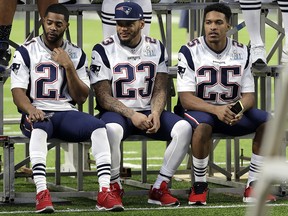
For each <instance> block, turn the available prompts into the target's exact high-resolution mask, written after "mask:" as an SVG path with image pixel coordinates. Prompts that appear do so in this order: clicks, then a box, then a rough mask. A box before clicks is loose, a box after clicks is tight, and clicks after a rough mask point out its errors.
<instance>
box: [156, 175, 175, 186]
mask: <svg viewBox="0 0 288 216" xmlns="http://www.w3.org/2000/svg"><path fill="white" fill-rule="evenodd" d="M170 179H171V178H169V177H167V176H162V175H160V174H159V175H158V176H157V179H156V181H155V183H154V185H153V188H157V189H159V188H160V185H161V183H162V182H163V181H165V182H167V184H168V183H169V182H170Z"/></svg>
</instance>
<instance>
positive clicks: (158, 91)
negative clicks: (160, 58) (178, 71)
mask: <svg viewBox="0 0 288 216" xmlns="http://www.w3.org/2000/svg"><path fill="white" fill-rule="evenodd" d="M167 85H168V74H166V73H157V76H156V79H155V85H154V90H153V95H152V99H151V111H152V113H157V114H158V115H159V116H160V115H161V113H162V111H163V110H164V108H165V106H166V102H167V101H166V99H167Z"/></svg>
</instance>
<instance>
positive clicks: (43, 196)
mask: <svg viewBox="0 0 288 216" xmlns="http://www.w3.org/2000/svg"><path fill="white" fill-rule="evenodd" d="M49 197H50V194H49V193H48V192H47V190H45V191H43V192H42V193H41V192H40V194H39V196H37V200H39V201H41V200H47V199H48V198H49Z"/></svg>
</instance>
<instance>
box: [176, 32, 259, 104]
mask: <svg viewBox="0 0 288 216" xmlns="http://www.w3.org/2000/svg"><path fill="white" fill-rule="evenodd" d="M227 39H228V40H227V45H226V48H225V49H224V50H223V51H222V52H221V53H215V52H214V51H213V50H211V49H210V48H209V47H208V46H207V44H206V42H205V39H204V36H202V37H199V38H196V39H194V40H192V41H190V42H189V43H187V44H186V45H184V46H182V47H181V49H180V51H179V53H178V72H177V91H178V92H195V93H196V96H197V97H199V98H202V99H203V100H205V101H206V102H208V103H212V104H228V103H231V102H234V101H237V100H239V99H240V98H241V93H250V92H254V78H253V75H252V73H251V63H250V55H249V51H248V48H247V46H245V45H243V44H240V43H238V42H237V41H235V40H232V39H230V38H227Z"/></svg>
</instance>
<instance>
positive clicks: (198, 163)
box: [192, 156, 209, 182]
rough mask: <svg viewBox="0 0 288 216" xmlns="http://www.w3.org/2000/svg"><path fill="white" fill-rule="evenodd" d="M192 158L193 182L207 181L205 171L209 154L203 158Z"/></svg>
mask: <svg viewBox="0 0 288 216" xmlns="http://www.w3.org/2000/svg"><path fill="white" fill-rule="evenodd" d="M192 158H193V159H192V160H193V170H194V177H195V182H207V179H206V173H207V166H208V160H209V156H207V157H206V158H204V159H198V158H196V157H194V156H193V157H192Z"/></svg>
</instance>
